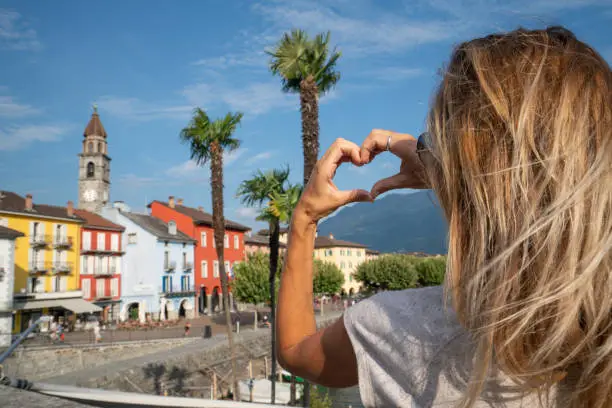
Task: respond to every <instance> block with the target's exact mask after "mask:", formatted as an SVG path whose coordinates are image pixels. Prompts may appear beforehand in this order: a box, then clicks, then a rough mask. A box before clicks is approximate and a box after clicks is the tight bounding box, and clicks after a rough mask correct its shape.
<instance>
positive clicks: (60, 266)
mask: <svg viewBox="0 0 612 408" xmlns="http://www.w3.org/2000/svg"><path fill="white" fill-rule="evenodd" d="M70 272H72V262H64V261H60V262H55V263H54V264H53V273H70Z"/></svg>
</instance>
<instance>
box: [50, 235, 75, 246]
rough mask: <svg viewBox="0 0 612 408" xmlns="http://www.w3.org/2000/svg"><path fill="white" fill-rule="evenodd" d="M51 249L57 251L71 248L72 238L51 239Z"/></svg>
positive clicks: (58, 237)
mask: <svg viewBox="0 0 612 408" xmlns="http://www.w3.org/2000/svg"><path fill="white" fill-rule="evenodd" d="M53 247H54V248H57V249H70V248H72V237H67V236H61V235H56V236H55V237H54V238H53Z"/></svg>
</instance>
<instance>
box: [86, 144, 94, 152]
mask: <svg viewBox="0 0 612 408" xmlns="http://www.w3.org/2000/svg"><path fill="white" fill-rule="evenodd" d="M87 153H93V142H89V143H87Z"/></svg>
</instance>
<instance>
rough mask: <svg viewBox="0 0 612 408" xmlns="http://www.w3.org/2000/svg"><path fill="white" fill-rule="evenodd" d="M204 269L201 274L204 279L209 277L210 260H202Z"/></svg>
mask: <svg viewBox="0 0 612 408" xmlns="http://www.w3.org/2000/svg"><path fill="white" fill-rule="evenodd" d="M200 266H201V268H202V270H201V271H200V276H201V277H202V278H204V279H206V278H208V262H206V261H202V263H201V264H200Z"/></svg>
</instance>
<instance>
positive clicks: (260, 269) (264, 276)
mask: <svg viewBox="0 0 612 408" xmlns="http://www.w3.org/2000/svg"><path fill="white" fill-rule="evenodd" d="M279 269H280V268H279ZM269 275H270V258H269V257H268V256H267V255H266V254H264V253H263V252H255V253H252V254H249V255H247V258H246V261H245V262H241V263H239V264H238V265H236V266H235V267H234V280H233V282H232V293H233V294H234V297H235V298H236V299H238V300H240V301H241V302H245V303H252V304H258V303H267V302H269V301H270V300H271V297H270V285H269V283H270V281H269ZM278 280H279V279H278V274H277V277H276V283H278ZM275 288H278V285H275Z"/></svg>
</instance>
